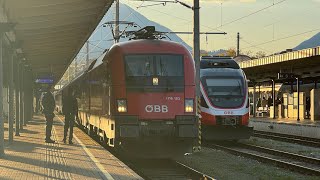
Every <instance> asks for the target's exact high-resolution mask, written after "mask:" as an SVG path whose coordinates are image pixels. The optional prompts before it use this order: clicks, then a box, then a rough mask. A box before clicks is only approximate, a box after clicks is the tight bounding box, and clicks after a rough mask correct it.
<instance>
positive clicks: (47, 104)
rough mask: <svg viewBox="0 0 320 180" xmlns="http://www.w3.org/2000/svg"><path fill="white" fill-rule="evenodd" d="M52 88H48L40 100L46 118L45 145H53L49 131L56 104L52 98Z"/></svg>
mask: <svg viewBox="0 0 320 180" xmlns="http://www.w3.org/2000/svg"><path fill="white" fill-rule="evenodd" d="M51 91H53V86H49V87H48V89H47V92H46V93H45V94H44V96H43V98H42V106H43V111H42V112H43V114H44V115H45V117H46V139H45V140H46V141H45V142H46V143H54V142H55V141H54V140H52V139H51V131H52V124H53V118H54V113H53V111H54V109H55V107H56V103H55V100H54V97H53V94H52V92H51Z"/></svg>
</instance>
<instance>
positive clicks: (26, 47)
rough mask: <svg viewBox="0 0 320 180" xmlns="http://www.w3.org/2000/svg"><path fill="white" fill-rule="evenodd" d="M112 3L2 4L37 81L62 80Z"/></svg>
mask: <svg viewBox="0 0 320 180" xmlns="http://www.w3.org/2000/svg"><path fill="white" fill-rule="evenodd" d="M112 3H113V0H4V3H3V4H4V9H5V10H6V11H7V12H6V14H7V16H8V20H9V21H10V22H13V23H16V26H15V28H14V31H15V34H16V39H17V41H18V42H21V43H19V44H21V45H20V46H21V49H22V50H23V55H24V56H25V57H26V60H27V62H28V63H29V64H30V65H31V67H32V70H33V72H34V74H35V76H36V78H37V77H41V76H49V75H53V77H54V80H55V82H56V81H57V80H59V79H60V78H61V76H62V75H63V73H64V71H65V70H66V68H67V67H68V66H69V64H70V63H71V62H72V60H73V58H74V57H75V56H76V54H77V53H78V51H79V50H80V48H81V47H82V46H83V44H84V43H85V41H86V40H87V39H88V38H89V36H90V35H91V33H92V32H93V31H94V29H95V28H96V26H97V25H98V23H99V22H100V20H101V19H102V17H103V16H104V14H105V13H106V12H107V11H108V9H109V8H110V6H111V4H112Z"/></svg>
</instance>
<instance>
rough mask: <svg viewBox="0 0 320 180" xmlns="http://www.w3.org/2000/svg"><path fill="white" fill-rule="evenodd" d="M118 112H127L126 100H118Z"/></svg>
mask: <svg viewBox="0 0 320 180" xmlns="http://www.w3.org/2000/svg"><path fill="white" fill-rule="evenodd" d="M117 105H118V112H127V100H125V99H118V100H117Z"/></svg>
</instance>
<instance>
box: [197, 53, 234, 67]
mask: <svg viewBox="0 0 320 180" xmlns="http://www.w3.org/2000/svg"><path fill="white" fill-rule="evenodd" d="M200 68H201V69H206V68H232V69H240V66H239V65H238V63H237V62H236V61H235V60H234V59H232V58H231V57H228V56H227V57H226V56H202V57H201V61H200Z"/></svg>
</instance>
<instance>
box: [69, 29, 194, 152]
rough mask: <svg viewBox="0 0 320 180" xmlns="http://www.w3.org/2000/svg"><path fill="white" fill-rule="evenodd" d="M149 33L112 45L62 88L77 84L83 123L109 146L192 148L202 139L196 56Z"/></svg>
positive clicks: (156, 149)
mask: <svg viewBox="0 0 320 180" xmlns="http://www.w3.org/2000/svg"><path fill="white" fill-rule="evenodd" d="M147 31H148V30H147ZM151 31H152V30H151ZM141 33H143V32H141ZM147 35H148V34H147ZM149 36H151V37H147V39H138V40H131V41H128V42H122V43H117V44H115V45H113V46H112V47H111V49H110V50H109V52H107V53H105V54H103V56H101V57H100V58H99V59H97V60H96V62H94V63H93V64H91V66H90V67H89V69H88V71H87V72H86V73H84V74H83V75H82V76H80V77H79V78H77V79H76V80H75V81H73V82H72V83H70V84H69V85H68V86H66V87H65V88H64V89H63V91H65V90H68V88H70V87H72V88H74V89H76V91H77V94H78V99H79V116H80V120H79V124H80V125H81V126H83V127H84V128H85V129H87V131H88V132H89V133H90V134H94V135H97V136H100V138H101V139H102V140H103V141H104V142H105V143H106V144H107V145H108V146H111V147H114V148H116V149H117V150H119V151H121V152H123V153H129V154H133V155H134V156H155V155H158V157H160V156H161V157H164V156H174V155H176V154H177V153H180V154H181V153H186V152H191V151H192V148H193V147H194V146H196V145H197V144H196V143H197V142H198V141H197V140H198V122H197V119H196V112H195V80H194V76H195V68H194V61H193V58H192V56H191V54H190V53H189V51H188V50H187V49H186V48H185V47H184V46H182V45H180V44H178V43H174V42H170V41H165V40H156V39H154V37H152V36H153V35H152V33H149Z"/></svg>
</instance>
